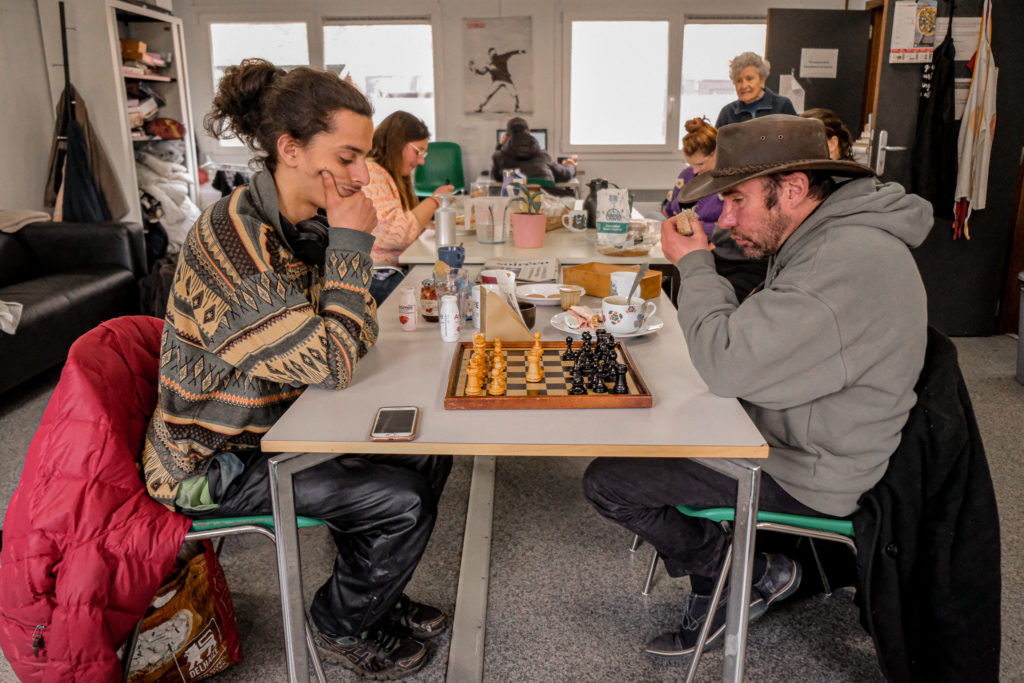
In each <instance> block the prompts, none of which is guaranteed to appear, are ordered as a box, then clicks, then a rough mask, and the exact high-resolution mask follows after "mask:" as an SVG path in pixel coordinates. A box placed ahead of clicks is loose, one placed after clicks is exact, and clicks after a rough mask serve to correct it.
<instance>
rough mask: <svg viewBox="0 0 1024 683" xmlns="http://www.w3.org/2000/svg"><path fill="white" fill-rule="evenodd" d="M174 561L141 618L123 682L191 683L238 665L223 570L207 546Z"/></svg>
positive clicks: (235, 632) (234, 627) (235, 630)
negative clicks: (173, 567) (191, 554)
mask: <svg viewBox="0 0 1024 683" xmlns="http://www.w3.org/2000/svg"><path fill="white" fill-rule="evenodd" d="M201 545H202V551H201V552H199V553H198V554H196V555H195V556H194V557H192V558H191V559H189V560H188V561H182V560H180V559H179V560H178V562H177V563H175V570H176V571H172V572H171V574H170V576H169V577H168V579H167V581H165V582H164V585H162V586H161V587H160V590H158V591H157V594H156V597H155V598H153V603H152V605H150V608H149V610H148V611H147V612H146V615H145V616H144V617H143V619H142V627H141V629H140V631H139V636H138V639H137V640H136V642H135V647H134V648H133V651H132V652H131V653H130V655H131V657H132V661H131V667H130V669H129V672H128V678H127V680H128V683H172V682H173V683H191V681H199V680H202V679H204V678H209V677H210V676H212V675H214V674H216V673H219V672H221V671H223V670H224V669H227V668H228V667H230V666H233V665H234V664H237V663H238V662H240V661H242V653H241V650H240V648H239V643H238V625H237V624H236V623H235V608H234V605H232V603H231V593H230V591H229V590H228V583H227V579H225V578H224V570H223V569H221V566H220V562H219V561H218V560H217V554H216V553H215V552H214V551H213V546H212V545H210V543H209V541H203V542H202V544H201Z"/></svg>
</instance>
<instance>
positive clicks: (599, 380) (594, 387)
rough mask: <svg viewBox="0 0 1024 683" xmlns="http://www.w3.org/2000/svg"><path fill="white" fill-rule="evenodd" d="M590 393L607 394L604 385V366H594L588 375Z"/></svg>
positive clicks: (606, 388)
mask: <svg viewBox="0 0 1024 683" xmlns="http://www.w3.org/2000/svg"><path fill="white" fill-rule="evenodd" d="M590 391H592V392H593V393H595V394H606V393H608V387H606V386H605V384H604V366H601V365H595V366H594V369H593V370H592V371H591V373H590Z"/></svg>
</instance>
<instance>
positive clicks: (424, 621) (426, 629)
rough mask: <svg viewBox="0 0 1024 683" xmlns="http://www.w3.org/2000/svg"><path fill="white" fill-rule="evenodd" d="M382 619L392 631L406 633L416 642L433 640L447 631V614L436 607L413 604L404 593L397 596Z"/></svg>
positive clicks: (420, 603)
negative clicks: (396, 599) (416, 640)
mask: <svg viewBox="0 0 1024 683" xmlns="http://www.w3.org/2000/svg"><path fill="white" fill-rule="evenodd" d="M384 619H385V620H386V621H387V623H388V624H389V626H390V627H392V630H394V631H396V632H398V633H408V634H409V635H411V636H412V637H413V638H416V639H418V640H423V639H426V638H435V637H437V636H439V635H441V634H442V633H444V632H445V631H447V630H448V615H447V614H445V613H444V612H442V611H441V610H439V609H437V608H436V607H431V606H430V605H424V604H423V603H422V602H415V601H414V600H412V599H411V598H410V597H409V596H408V595H406V594H405V593H402V595H401V596H399V598H398V601H397V602H395V604H394V605H393V606H392V607H391V610H390V611H389V612H388V613H387V615H386V616H385V617H384Z"/></svg>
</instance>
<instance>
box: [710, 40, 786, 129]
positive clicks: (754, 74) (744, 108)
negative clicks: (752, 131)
mask: <svg viewBox="0 0 1024 683" xmlns="http://www.w3.org/2000/svg"><path fill="white" fill-rule="evenodd" d="M770 72H771V64H769V63H768V60H766V59H762V58H761V56H760V55H758V54H756V53H753V52H744V53H742V54H739V55H737V56H735V57H733V58H732V59H731V60H730V61H729V80H731V81H732V84H733V86H734V87H735V88H736V98H737V99H736V101H735V102H730V103H729V104H727V105H725V106H724V107H722V111H720V112H718V120H717V121H715V128H721V127H722V126H727V125H729V124H730V123H739V122H740V121H749V120H751V119H756V118H758V117H759V116H768V115H769V114H792V115H794V116H796V109H795V108H794V107H793V103H792V102H790V101H789V98H788V97H784V96H783V95H776V94H775V93H773V92H772V91H771V90H769V89H768V88H766V87H765V85H764V82H765V80H766V79H767V78H768V74H769V73H770Z"/></svg>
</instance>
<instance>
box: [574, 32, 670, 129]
mask: <svg viewBox="0 0 1024 683" xmlns="http://www.w3.org/2000/svg"><path fill="white" fill-rule="evenodd" d="M570 41H571V57H570V62H571V65H570V88H569V91H570V93H569V144H570V145H665V144H666V141H667V135H668V131H667V130H666V124H667V116H666V114H667V113H668V103H669V92H668V83H669V79H668V69H669V59H668V55H669V22H668V21H667V20H666V21H573V22H572V25H571V36H570Z"/></svg>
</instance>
